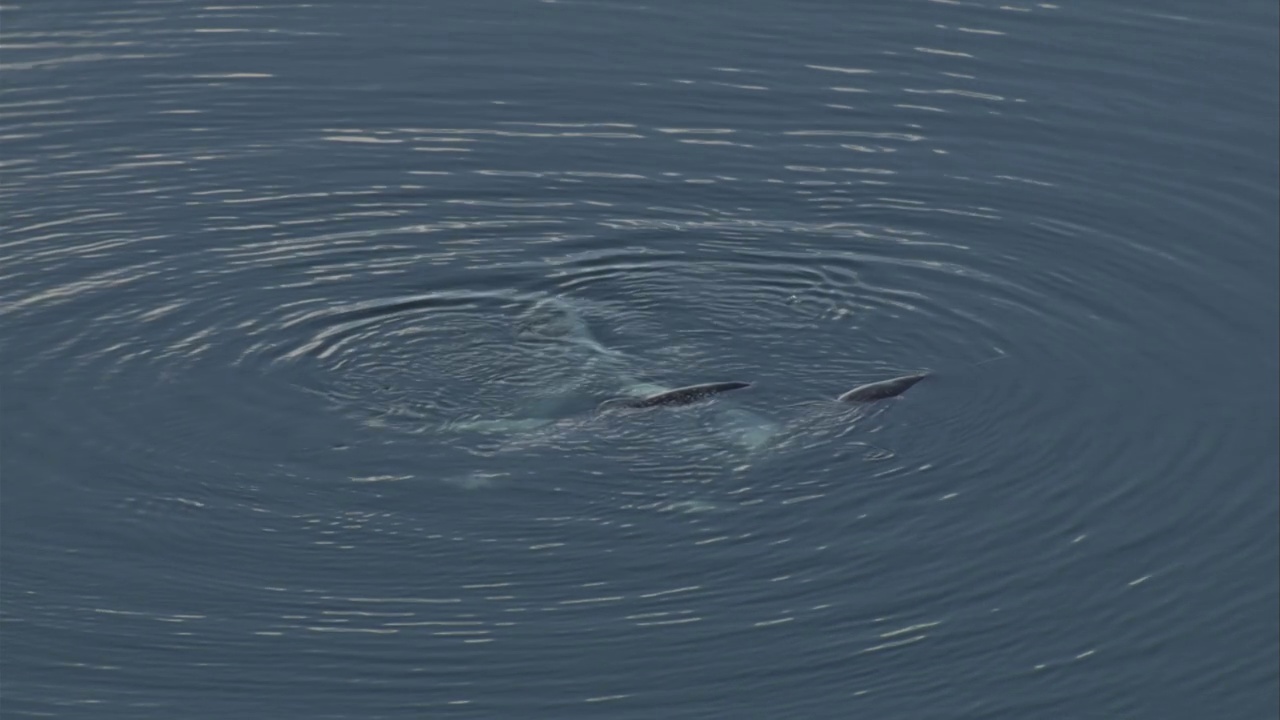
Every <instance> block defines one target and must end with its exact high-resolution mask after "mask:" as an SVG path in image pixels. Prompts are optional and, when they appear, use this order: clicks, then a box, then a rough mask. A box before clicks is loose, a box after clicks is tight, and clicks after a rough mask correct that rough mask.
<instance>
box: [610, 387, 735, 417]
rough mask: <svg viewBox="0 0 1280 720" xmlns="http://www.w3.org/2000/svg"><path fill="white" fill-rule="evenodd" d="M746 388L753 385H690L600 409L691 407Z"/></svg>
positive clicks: (617, 400)
mask: <svg viewBox="0 0 1280 720" xmlns="http://www.w3.org/2000/svg"><path fill="white" fill-rule="evenodd" d="M746 387H751V383H748V382H739V381H731V382H717V383H703V384H701V385H689V386H687V387H682V388H676V389H674V390H667V391H665V392H660V393H657V394H655V395H645V396H642V397H629V398H613V399H610V400H605V401H604V402H602V403H600V406H599V407H598V409H599V410H601V411H604V410H612V409H620V408H630V409H637V408H651V407H659V406H669V405H689V404H692V403H695V402H698V401H700V400H704V399H706V398H709V397H711V396H712V395H718V394H720V393H723V392H729V391H730V390H740V389H742V388H746Z"/></svg>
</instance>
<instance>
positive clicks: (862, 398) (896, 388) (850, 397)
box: [836, 373, 929, 403]
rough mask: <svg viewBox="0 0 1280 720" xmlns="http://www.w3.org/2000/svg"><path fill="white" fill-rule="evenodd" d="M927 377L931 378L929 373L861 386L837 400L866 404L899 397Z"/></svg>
mask: <svg viewBox="0 0 1280 720" xmlns="http://www.w3.org/2000/svg"><path fill="white" fill-rule="evenodd" d="M927 377H929V374H928V373H917V374H915V375H903V376H902V377H896V378H890V379H888V380H881V381H879V382H873V383H867V384H866V385H859V386H858V387H856V388H854V389H852V390H850V391H848V392H846V393H845V394H843V395H841V396H840V397H838V398H836V400H839V401H840V402H847V403H866V402H875V401H876V400H884V399H886V398H891V397H897V396H898V395H901V394H902V393H904V392H906V391H908V390H910V389H911V387H912V386H913V385H915V384H916V383H918V382H920V381H921V380H923V379H925V378H927Z"/></svg>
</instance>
